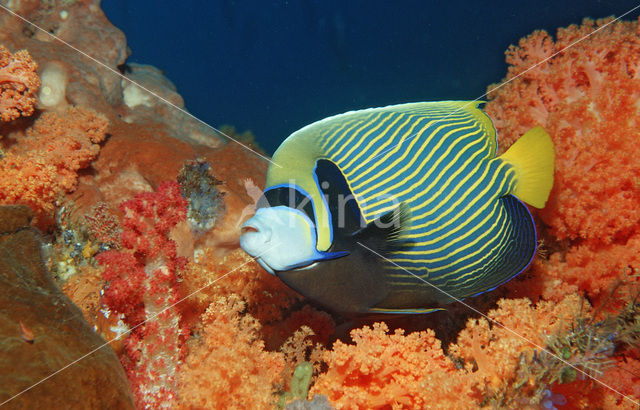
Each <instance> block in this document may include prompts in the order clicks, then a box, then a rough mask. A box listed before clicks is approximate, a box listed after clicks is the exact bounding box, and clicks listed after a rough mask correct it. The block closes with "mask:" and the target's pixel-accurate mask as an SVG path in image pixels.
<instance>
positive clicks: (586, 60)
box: [486, 18, 640, 308]
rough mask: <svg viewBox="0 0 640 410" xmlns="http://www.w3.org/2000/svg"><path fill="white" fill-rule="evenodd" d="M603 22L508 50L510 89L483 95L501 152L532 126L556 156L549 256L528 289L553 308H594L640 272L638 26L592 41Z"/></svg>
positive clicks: (540, 36)
mask: <svg viewBox="0 0 640 410" xmlns="http://www.w3.org/2000/svg"><path fill="white" fill-rule="evenodd" d="M609 22H611V18H608V19H603V20H598V21H593V20H589V19H585V20H584V21H583V23H582V25H581V26H577V25H572V26H570V27H568V28H565V29H559V30H558V33H557V36H556V39H555V41H554V40H553V39H552V37H551V36H550V35H548V34H547V33H546V32H544V31H536V32H534V33H533V34H531V35H530V36H528V37H526V38H524V39H522V40H521V41H520V43H519V45H518V46H517V47H516V46H511V47H510V48H509V50H508V51H507V62H508V63H509V64H510V67H509V72H508V75H507V77H506V79H505V80H509V82H508V83H507V84H505V85H503V86H499V87H498V86H497V85H493V86H491V87H489V90H490V93H489V99H490V101H489V103H488V104H487V106H486V111H487V113H488V114H489V115H490V116H491V117H492V118H493V119H494V122H495V125H496V128H497V129H498V135H499V138H500V147H501V149H502V150H505V149H506V148H508V147H509V145H510V144H511V143H512V142H513V141H515V139H517V138H518V137H519V136H520V135H522V134H523V133H524V132H525V131H526V130H528V129H529V128H531V127H533V126H536V125H542V126H543V127H545V128H546V129H547V130H548V131H549V133H550V134H551V136H552V138H553V141H554V143H555V147H556V173H555V183H554V188H553V191H552V193H551V198H550V200H549V202H548V203H547V206H546V208H545V209H543V210H542V211H539V212H538V215H539V216H540V217H541V218H542V220H543V222H544V223H545V224H546V225H547V226H548V228H549V229H543V230H542V235H543V237H545V241H546V243H547V245H548V246H549V248H550V249H551V250H552V251H554V252H553V253H552V254H551V255H550V258H549V260H548V261H539V262H537V263H536V264H535V266H534V269H533V277H534V279H533V280H535V281H536V282H538V283H536V286H533V287H531V288H532V289H533V288H536V289H542V292H543V293H542V295H543V296H544V297H545V298H548V299H553V300H556V301H558V300H560V299H561V298H562V297H563V296H564V295H565V294H566V292H567V291H575V290H581V291H586V292H587V294H588V295H589V296H590V297H591V298H592V301H594V302H595V304H596V306H597V305H599V303H600V302H601V301H603V300H604V299H605V298H606V297H608V295H609V294H610V293H611V292H610V291H611V290H613V289H614V288H615V287H616V286H617V285H618V284H620V283H621V282H630V281H637V280H638V276H637V275H635V276H634V272H638V271H639V270H640V261H639V260H638V256H637V255H638V254H640V207H638V203H640V177H638V175H640V145H639V144H638V143H637V141H636V140H637V137H638V129H640V115H638V114H639V111H640V105H639V104H638V101H639V100H640V63H639V62H638V58H637V56H638V55H640V24H639V23H638V21H635V22H623V21H617V22H614V23H611V24H609V25H608V26H606V27H604V28H602V29H601V30H599V31H597V32H595V33H593V34H592V35H589V34H591V33H592V32H593V31H594V30H596V29H598V28H600V27H602V26H604V25H605V24H607V23H609ZM588 35H589V36H588ZM574 43H575V44H574ZM565 47H567V49H566V50H564V49H565ZM561 50H563V51H562V52H560V51H561ZM557 52H560V53H559V54H557V55H555V56H553V55H554V53H557ZM552 56H553V57H552ZM547 58H549V60H547V61H545V62H543V63H541V64H540V65H538V66H536V67H533V68H531V67H532V66H533V65H535V64H536V63H538V62H541V61H543V60H545V59H547ZM530 68H531V69H530ZM520 74H521V75H520ZM518 75H520V76H519V77H517V78H516V76H518ZM539 282H542V283H539ZM530 296H531V297H532V298H536V297H537V296H539V295H534V294H530ZM623 296H624V295H618V297H617V299H616V300H614V301H613V302H615V303H608V304H609V306H612V307H615V308H619V307H620V306H621V305H622V304H623V302H624V297H623ZM609 302H612V301H609Z"/></svg>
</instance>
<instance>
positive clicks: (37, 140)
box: [0, 107, 108, 227]
mask: <svg viewBox="0 0 640 410" xmlns="http://www.w3.org/2000/svg"><path fill="white" fill-rule="evenodd" d="M107 126H108V122H107V120H106V118H105V117H104V116H102V115H101V114H98V113H96V112H95V111H93V110H90V109H85V108H79V107H78V108H73V107H72V108H67V109H66V110H64V111H63V112H61V113H54V112H47V113H44V114H43V115H42V116H41V117H40V118H39V119H38V120H37V121H36V122H35V123H34V124H33V126H32V127H31V128H30V129H28V130H27V135H26V136H20V137H17V138H16V139H17V141H16V142H17V143H15V144H14V145H13V146H11V147H10V148H9V149H8V150H7V151H6V152H5V156H4V158H2V159H1V160H0V175H2V177H1V178H0V203H2V204H16V203H21V204H25V205H28V206H29V207H31V209H33V210H34V212H35V213H36V217H37V218H38V223H39V225H40V227H46V224H47V223H48V222H50V221H51V220H52V217H53V210H54V209H55V204H56V202H57V200H58V199H59V197H60V196H61V195H63V194H65V193H67V192H71V191H73V190H74V189H75V187H76V185H77V182H78V170H80V169H82V168H85V167H87V166H88V165H89V163H90V162H91V161H92V160H93V159H95V158H96V157H97V156H98V152H99V151H100V145H98V143H100V142H101V141H103V140H104V138H105V137H106V131H107Z"/></svg>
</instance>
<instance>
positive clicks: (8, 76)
mask: <svg viewBox="0 0 640 410" xmlns="http://www.w3.org/2000/svg"><path fill="white" fill-rule="evenodd" d="M37 68H38V65H37V64H36V63H35V62H34V61H33V60H32V59H31V56H30V55H29V52H27V51H26V50H22V51H18V52H16V53H14V54H11V53H10V52H9V50H8V49H7V48H6V47H5V46H2V45H0V121H11V120H15V119H16V118H18V117H20V116H21V115H23V116H25V117H28V116H29V115H31V114H33V108H34V106H35V103H36V98H35V92H36V91H37V90H38V87H40V78H38V74H36V70H37Z"/></svg>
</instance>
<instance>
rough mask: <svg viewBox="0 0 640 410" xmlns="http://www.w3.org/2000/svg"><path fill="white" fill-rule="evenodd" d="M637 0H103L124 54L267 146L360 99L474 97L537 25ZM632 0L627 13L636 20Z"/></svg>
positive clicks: (211, 115)
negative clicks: (509, 50) (123, 41)
mask: <svg viewBox="0 0 640 410" xmlns="http://www.w3.org/2000/svg"><path fill="white" fill-rule="evenodd" d="M639 3H640V0H633V1H632V0H628V1H627V0H616V1H592V0H586V1H575V0H571V1H560V2H558V1H547V0H543V1H536V2H520V1H511V2H506V1H489V2H487V1H456V0H450V1H430V0H398V1H391V0H390V1H374V0H290V1H267V0H238V1H232V0H213V1H181V2H175V1H174V2H159V1H157V0H136V1H130V0H105V1H103V3H102V7H103V9H104V10H105V13H106V14H107V16H108V17H109V19H110V20H111V21H112V22H113V23H114V24H115V25H116V26H117V27H119V28H121V29H122V30H123V31H124V32H125V34H126V35H127V39H128V43H129V46H130V47H131V49H132V51H133V54H132V55H131V57H130V59H129V61H133V62H138V63H144V64H152V65H154V66H156V67H159V68H161V69H162V70H164V72H165V73H166V75H167V77H169V78H170V79H171V80H172V81H173V82H174V83H175V84H176V86H177V87H178V91H179V92H180V94H182V96H183V97H184V99H185V102H186V105H187V108H188V109H189V110H190V111H191V112H192V113H193V114H194V115H196V116H198V117H199V118H200V119H202V120H203V121H205V122H207V123H209V124H211V125H213V126H220V125H222V124H232V125H234V126H236V128H237V129H238V131H244V130H247V129H250V130H252V131H253V132H254V133H255V135H256V136H257V139H258V142H259V143H260V145H261V146H262V147H264V148H265V149H266V150H267V151H269V152H273V151H274V150H275V148H277V146H278V145H279V144H280V142H281V141H282V140H283V139H284V138H285V137H287V136H288V135H289V134H290V133H291V132H293V131H295V130H296V129H298V128H300V127H302V126H304V125H306V124H308V123H310V122H313V121H315V120H318V119H321V118H324V117H326V116H329V115H332V114H336V113H340V112H344V111H348V110H352V109H358V108H367V107H374V106H382V105H388V104H393V103H401V102H411V101H428V100H442V99H474V98H476V97H479V96H481V95H482V94H484V92H485V90H486V86H487V85H488V84H490V83H493V82H498V81H499V80H500V79H501V78H502V77H503V76H504V75H505V72H506V65H505V63H504V51H505V49H506V48H507V47H508V46H509V44H514V43H517V41H518V39H520V38H521V37H522V36H524V35H526V34H528V33H530V32H531V31H533V30H535V29H547V30H548V31H549V32H551V33H555V29H556V28H557V27H561V26H567V25H569V24H572V23H580V22H581V20H582V18H583V17H587V16H588V17H594V18H598V17H605V16H609V15H616V16H619V15H621V14H623V13H624V12H626V11H628V10H630V9H632V8H633V7H635V6H637V5H638V4H639ZM638 14H639V13H638V10H636V11H635V12H634V13H632V14H630V15H629V16H627V17H626V19H635V18H637V17H638Z"/></svg>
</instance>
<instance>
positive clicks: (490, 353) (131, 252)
mask: <svg viewBox="0 0 640 410" xmlns="http://www.w3.org/2000/svg"><path fill="white" fill-rule="evenodd" d="M11 7H14V9H15V11H16V12H18V13H19V14H21V15H23V16H25V17H26V18H28V19H29V20H30V21H33V22H34V23H36V24H38V25H39V26H41V27H42V28H43V29H44V30H45V31H46V32H43V31H40V30H39V29H37V28H35V27H34V26H32V25H29V24H26V23H24V22H23V21H22V20H19V19H16V18H14V17H12V16H10V15H8V14H6V13H3V14H0V26H2V27H3V30H1V31H0V42H2V43H3V44H5V45H6V47H7V48H5V47H0V91H1V92H2V94H1V96H0V106H1V107H2V110H1V111H2V123H0V134H2V139H1V140H0V144H1V148H2V156H1V157H0V174H1V176H0V203H3V204H24V205H27V206H28V208H27V207H23V206H19V205H12V206H10V207H1V206H0V231H1V232H3V234H2V235H1V236H0V240H1V241H2V242H1V243H0V265H2V264H6V265H7V267H6V268H4V267H3V268H2V269H0V272H2V274H3V275H5V276H7V275H14V274H20V275H23V276H21V278H22V279H24V280H22V283H18V282H20V280H17V279H16V278H10V277H9V276H7V277H6V278H4V279H3V280H2V282H3V283H4V286H5V287H6V288H7V289H8V290H7V291H3V292H0V297H2V298H3V300H2V301H0V306H2V307H3V309H4V308H5V307H7V306H9V307H10V308H11V310H10V316H7V315H5V317H4V319H3V320H4V322H6V323H5V324H6V329H5V330H6V332H5V334H6V338H4V339H5V342H4V343H6V344H7V346H10V347H11V349H13V350H11V352H10V353H11V355H12V357H7V359H6V360H4V361H3V362H4V363H11V364H13V363H17V362H19V363H20V365H14V366H13V367H12V368H11V371H15V369H16V368H20V369H24V372H23V374H21V376H22V375H24V377H21V378H17V377H12V378H10V379H11V380H8V379H7V380H6V381H5V382H3V383H0V384H1V385H2V386H3V388H2V391H0V393H1V394H0V395H2V397H6V398H8V397H10V395H11V394H15V393H17V392H18V391H19V390H20V389H23V388H25V386H26V385H27V383H26V382H24V380H27V381H33V382H36V381H38V380H40V379H42V378H44V377H46V376H48V375H50V374H52V373H53V372H55V371H57V370H59V369H61V368H62V367H63V366H65V365H66V364H68V363H69V362H70V361H72V360H75V359H79V358H81V357H82V355H84V354H86V353H87V352H89V351H90V350H91V349H93V348H95V347H96V346H98V345H99V344H101V343H104V342H103V341H102V340H101V339H100V337H99V336H98V335H97V334H101V335H103V336H104V337H105V338H106V339H107V341H108V342H109V345H110V346H111V348H112V349H113V350H114V351H115V352H116V353H117V355H118V356H119V357H120V363H121V365H122V367H120V366H119V365H118V363H117V360H116V356H115V355H114V353H113V352H112V351H111V350H109V348H108V347H105V348H104V349H100V350H98V351H96V352H95V353H93V354H92V355H90V356H89V357H87V358H84V359H83V360H82V361H80V362H79V365H78V366H76V367H70V368H69V369H66V370H65V371H64V373H62V372H61V374H60V375H57V376H56V377H53V378H51V379H48V380H46V381H45V382H43V383H41V384H40V385H38V386H36V387H35V388H33V389H32V390H30V391H29V392H28V393H25V394H24V395H23V396H20V397H19V398H17V399H16V403H18V401H20V402H19V403H18V406H21V407H33V406H34V405H35V404H33V403H38V404H37V406H42V405H49V407H52V406H55V405H57V404H60V402H59V401H55V400H68V401H67V402H65V404H66V405H76V404H78V403H79V402H78V401H77V399H76V398H77V397H79V395H82V398H83V399H85V400H88V403H89V404H90V405H93V406H96V407H100V406H103V407H118V408H126V407H132V406H133V404H134V403H135V404H136V405H137V406H138V407H139V408H163V407H164V408H168V407H175V408H198V409H200V408H221V407H224V408H256V409H267V408H274V407H279V408H283V407H284V408H333V407H332V406H334V407H335V408H384V409H387V408H475V407H481V406H485V407H491V406H493V407H513V408H515V407H521V408H541V407H542V408H552V407H554V406H556V407H558V408H561V407H562V406H563V405H564V403H566V405H567V407H569V406H570V407H571V408H586V407H589V406H596V407H598V408H630V406H632V405H633V400H639V399H640V390H639V389H638V386H639V385H640V348H639V347H638V344H639V343H640V328H639V326H640V325H639V323H640V319H639V316H638V315H639V313H638V304H637V300H636V299H635V298H636V297H637V294H638V292H639V291H640V290H638V285H639V284H638V281H639V277H640V276H639V275H638V269H640V260H639V259H638V258H640V256H638V255H640V230H639V226H640V224H639V222H640V213H639V211H638V207H637V203H638V202H639V199H640V198H639V197H638V195H639V194H638V192H640V189H639V185H638V184H639V182H638V178H637V176H636V175H638V174H639V172H640V162H638V161H640V160H639V159H638V158H640V155H639V154H640V152H638V146H637V144H636V143H635V137H636V134H637V129H639V128H640V127H639V125H640V124H638V115H637V113H638V109H639V108H638V104H637V101H638V100H639V99H640V65H638V59H637V56H638V55H639V54H640V34H639V33H640V29H639V26H640V24H639V23H638V22H637V21H636V22H615V23H613V24H611V25H609V26H607V27H606V28H604V29H602V30H600V31H598V32H597V33H595V34H593V35H591V36H589V37H587V38H586V39H584V40H582V41H580V42H578V43H576V44H575V45H573V46H572V47H571V48H569V49H566V50H564V47H566V46H568V45H569V44H573V43H574V42H575V41H576V40H578V39H579V38H581V37H583V36H585V35H586V34H588V33H590V32H591V31H592V30H594V29H596V28H598V27H602V26H603V25H604V24H606V23H607V22H609V21H610V20H608V19H605V20H598V21H591V20H585V21H584V22H583V23H582V25H580V26H577V25H574V26H570V27H568V28H565V29H560V30H558V33H557V35H556V36H555V38H552V37H551V36H550V35H549V34H547V33H545V32H541V31H538V32H535V33H533V34H532V35H530V36H528V37H526V38H524V39H522V40H521V41H520V43H519V45H518V46H512V47H511V48H510V49H509V50H508V51H507V62H508V63H509V64H510V67H509V71H508V73H507V77H506V79H507V80H513V81H510V82H509V83H508V84H506V85H504V86H500V87H498V86H492V87H490V95H489V97H490V98H489V99H490V101H489V102H488V103H487V106H486V111H487V112H488V113H489V115H490V116H491V117H492V118H493V119H494V120H495V125H496V127H497V129H498V131H499V138H500V141H499V142H500V149H501V150H504V149H506V148H507V147H508V146H509V145H510V144H511V143H512V142H513V141H515V139H516V138H517V137H519V136H520V135H521V134H522V133H523V132H525V131H526V130H528V129H529V128H531V127H533V126H536V125H542V126H544V127H545V128H546V129H547V130H548V131H549V132H550V134H551V136H552V138H553V140H554V142H555V144H556V149H557V171H556V184H555V186H554V190H553V192H552V197H551V200H550V201H549V204H548V206H547V208H545V209H544V210H542V211H536V212H535V216H536V218H537V219H538V227H539V232H540V235H541V237H542V238H543V239H544V243H543V244H541V246H540V248H541V252H540V257H538V258H536V259H535V261H534V263H533V267H532V268H531V269H530V270H529V271H528V272H526V273H525V274H524V275H522V277H521V278H518V279H516V280H514V281H512V282H511V283H510V284H509V285H507V286H505V287H504V288H503V289H501V290H500V291H499V295H500V296H501V297H503V298H502V299H500V300H499V301H498V303H497V307H495V306H493V305H492V303H494V302H495V300H496V299H498V297H493V299H491V297H488V298H487V299H483V300H484V302H482V306H483V308H482V311H483V312H488V313H487V315H488V319H485V318H478V317H477V315H475V314H474V315H473V316H471V318H470V319H468V320H467V322H466V324H464V316H462V317H461V318H458V319H457V320H453V319H451V320H449V321H446V320H443V322H445V324H444V325H441V326H437V327H436V324H434V323H433V319H431V322H430V321H429V320H428V318H427V319H424V320H423V319H422V318H419V320H415V319H414V320H413V321H410V320H408V319H407V320H405V321H402V319H400V320H397V321H395V322H394V321H393V319H389V318H385V322H379V320H380V319H379V318H374V319H371V320H378V322H376V323H373V324H372V323H371V321H369V322H368V324H367V325H364V326H362V323H363V322H356V321H351V319H350V318H341V317H338V316H335V315H331V314H330V313H327V312H324V311H322V310H320V309H319V308H317V307H314V306H311V305H309V304H307V303H306V301H305V300H304V299H303V298H302V297H301V296H300V295H299V294H297V293H296V292H294V291H292V290H291V289H289V288H288V287H286V286H285V285H284V284H283V283H282V282H281V281H280V280H279V279H278V278H277V277H275V276H273V275H269V274H268V273H266V272H264V270H262V269H261V268H260V267H259V265H258V264H257V263H256V262H255V261H253V260H252V259H251V258H250V257H248V256H247V255H246V254H244V253H243V252H242V251H241V250H240V249H238V237H239V234H240V229H239V227H240V225H241V223H242V222H243V220H244V219H246V217H248V216H249V215H250V214H251V213H252V212H253V211H254V210H255V204H256V202H257V199H258V197H259V196H260V194H261V193H260V188H259V187H261V186H263V183H264V179H265V172H266V166H267V164H266V162H264V161H262V160H256V157H255V155H254V154H253V153H251V152H250V151H247V150H246V149H245V148H243V147H242V146H240V145H238V144H235V143H225V139H223V138H221V137H220V135H219V134H218V133H217V132H215V131H214V130H212V129H211V128H210V127H208V126H206V125H204V124H202V123H200V122H199V121H197V120H195V119H194V118H192V117H191V116H190V114H188V113H187V112H186V111H184V101H183V99H182V97H181V96H180V95H179V94H178V92H177V90H176V87H175V86H174V85H173V84H172V83H171V81H169V80H168V79H167V78H165V77H164V76H163V74H162V72H161V71H160V70H158V69H156V68H154V67H151V66H144V65H136V64H127V63H126V58H127V55H128V50H127V47H126V40H125V37H124V35H123V33H122V32H120V31H119V30H118V29H116V28H115V27H113V26H112V25H111V24H109V22H108V21H107V20H106V18H105V17H104V15H103V14H102V12H101V10H100V8H99V2H98V1H96V0H82V1H73V2H66V1H65V2H38V1H35V0H26V1H20V2H11ZM47 32H48V33H51V34H55V35H57V36H59V37H60V38H61V39H63V40H64V41H66V42H68V43H69V44H72V45H73V46H74V47H76V48H78V49H79V50H82V51H87V52H89V54H90V55H91V56H92V57H93V58H95V59H96V60H89V59H86V58H85V57H84V56H82V55H81V54H79V53H77V52H76V51H75V50H73V49H71V48H69V47H67V46H66V45H64V44H62V43H60V42H57V41H52V39H51V38H50V37H49V34H47ZM9 49H11V50H23V49H26V50H28V53H27V52H26V51H18V52H16V53H14V54H10V53H9ZM558 51H561V52H560V53H558V54H557V55H555V56H554V53H556V52H558ZM29 56H31V57H29ZM551 56H553V57H551ZM547 57H551V58H550V59H549V60H547V61H544V62H543V63H541V64H539V65H538V66H536V67H534V68H533V69H531V70H528V68H529V67H530V66H532V65H533V64H535V63H537V62H540V61H542V60H544V59H546V58H547ZM96 61H99V62H101V63H103V65H101V64H98V63H96ZM36 62H37V65H36ZM37 67H40V68H39V70H38V69H37ZM36 70H38V71H36ZM36 72H37V73H38V74H39V76H40V80H41V81H42V85H41V87H40V89H39V93H38V95H37V96H36V91H37V89H38V81H39V80H38V75H36ZM121 73H122V74H123V75H124V77H123V76H121V75H120V74H121ZM520 73H522V75H520ZM16 75H17V76H18V78H19V80H16ZM132 81H135V82H137V83H138V84H139V86H138V85H136V84H134V83H132ZM148 91H151V92H152V93H153V94H149V93H148ZM158 97H160V99H159V98H158ZM29 115H31V117H28V116H29ZM24 117H26V118H24ZM222 131H223V133H224V134H228V135H230V136H231V137H233V138H234V139H238V140H240V141H242V142H243V144H247V145H249V146H250V147H251V148H252V149H256V150H259V148H258V147H257V146H256V145H255V143H254V142H253V137H252V135H251V134H250V133H243V134H238V133H236V132H235V130H234V129H233V128H231V127H227V128H224V129H223V130H222ZM214 175H215V176H214ZM249 176H250V178H251V179H249V178H248V177H249ZM32 215H35V220H34V221H33V223H32V225H35V226H37V227H38V228H40V229H42V230H47V232H48V233H50V237H48V238H46V240H47V241H48V243H47V244H45V246H44V247H43V249H44V251H45V252H43V253H44V255H45V256H46V258H45V261H44V262H45V265H47V266H49V267H50V270H51V272H52V273H53V274H54V275H53V276H54V278H53V279H54V280H57V281H58V284H59V285H60V287H62V289H63V290H64V292H65V293H66V294H67V295H68V296H69V298H68V299H67V298H66V297H64V296H63V295H62V293H60V291H59V290H58V289H57V288H56V287H55V284H54V283H53V281H52V279H51V278H50V277H49V276H48V273H47V272H46V271H45V270H44V269H42V265H43V263H42V262H43V261H41V259H40V250H41V249H40V244H39V241H40V240H44V237H43V238H40V237H39V236H38V235H37V234H36V233H35V232H34V231H33V230H32V229H31V228H25V227H26V226H28V225H29V223H30V221H31V219H32ZM5 233H6V234H5ZM0 276H1V275H0ZM0 279H2V278H0ZM36 285H37V286H40V287H39V288H38V291H37V292H36V291H35V289H36ZM42 289H44V291H43V290H42ZM496 294H498V293H494V295H496ZM71 302H74V303H75V304H76V305H78V306H79V307H80V309H81V310H80V309H78V308H76V307H75V306H73V304H72V303H71ZM178 302H179V303H178ZM460 308H461V309H462V307H460ZM492 308H493V309H492ZM455 313H458V311H457V310H455V311H454V310H452V312H440V313H438V314H436V315H437V316H431V318H433V317H437V318H439V319H446V317H447V316H446V315H453V314H455ZM467 314H470V313H467ZM83 315H84V319H83V318H82V316H83ZM85 320H86V321H87V322H88V324H87V323H85ZM410 326H411V327H413V328H414V330H416V331H413V332H409V331H405V330H403V329H410V328H411V327H410ZM428 327H434V328H436V329H437V330H435V331H434V330H431V329H429V328H428ZM92 328H93V329H94V330H95V332H94V331H92ZM349 330H350V332H349ZM442 332H447V334H446V335H444V336H446V337H443V335H441V334H440V333H442ZM65 333H66V334H65ZM96 333H97V334H96ZM347 333H350V335H351V340H349V336H348V335H347ZM456 334H457V337H455V335H456ZM521 336H524V337H525V338H526V340H525V339H523V338H522V337H521ZM72 337H73V339H74V340H71V338H72ZM43 338H49V339H47V340H52V341H53V342H55V344H53V343H52V344H47V346H45V345H44V344H43V343H42V342H43ZM441 340H447V341H452V340H454V342H453V343H451V344H450V345H449V343H448V342H446V343H444V342H441ZM36 349H38V350H36ZM43 357H46V360H45V359H43ZM89 360H91V362H89ZM84 361H87V362H86V363H87V364H84V365H82V363H85V362H84ZM570 365H571V366H570ZM122 368H124V370H125V371H124V372H123V369H122ZM583 372H584V373H583ZM4 373H5V374H11V373H10V372H9V371H7V372H4ZM63 375H64V376H63ZM587 376H593V377H595V378H597V380H598V381H599V382H601V383H602V384H600V383H598V382H595V381H593V380H592V379H589V378H588V377H587ZM127 380H128V385H127ZM21 383H24V386H23V384H21ZM79 383H81V384H82V388H80V389H79V388H77V386H78V384H79ZM605 385H608V386H611V387H612V388H614V389H615V390H617V392H615V391H612V390H609V389H607V388H606V387H605ZM98 388H99V389H100V391H98ZM54 393H56V395H55V397H54ZM59 393H62V394H61V395H60V394H59ZM622 395H625V396H628V398H624V397H623V396H622ZM43 403H44V404H43Z"/></svg>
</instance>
